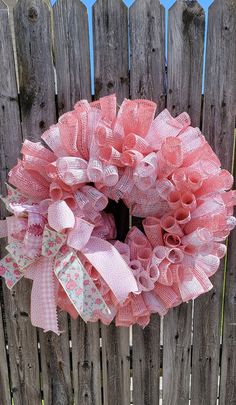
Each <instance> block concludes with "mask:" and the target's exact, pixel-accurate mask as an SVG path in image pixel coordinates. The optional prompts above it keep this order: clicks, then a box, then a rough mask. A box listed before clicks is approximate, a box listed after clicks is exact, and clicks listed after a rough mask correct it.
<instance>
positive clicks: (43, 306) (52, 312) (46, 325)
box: [25, 257, 60, 335]
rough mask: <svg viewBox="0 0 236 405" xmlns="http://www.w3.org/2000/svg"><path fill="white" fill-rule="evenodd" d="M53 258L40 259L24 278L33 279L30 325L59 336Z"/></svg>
mask: <svg viewBox="0 0 236 405" xmlns="http://www.w3.org/2000/svg"><path fill="white" fill-rule="evenodd" d="M53 263H54V258H46V257H42V258H40V259H39V260H38V261H37V262H36V263H34V264H33V265H31V266H30V268H29V269H28V270H27V272H26V274H25V277H27V278H31V279H33V287H32V291H31V322H32V325H34V326H37V327H39V328H42V329H44V332H48V331H52V332H55V333H56V334H57V335H59V334H60V332H59V329H58V318H57V306H56V291H55V275H54V272H53Z"/></svg>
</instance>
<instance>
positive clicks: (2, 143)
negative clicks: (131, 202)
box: [0, 0, 236, 405]
mask: <svg viewBox="0 0 236 405" xmlns="http://www.w3.org/2000/svg"><path fill="white" fill-rule="evenodd" d="M6 1H8V0H6ZM14 25H15V34H16V35H15V37H16V38H15V39H16V40H15V43H16V50H17V66H18V76H19V91H20V94H19V97H18V94H17V93H18V92H17V86H16V74H15V65H14V56H13V50H12V40H11V35H10V30H9V23H8V13H7V8H6V6H5V4H4V2H3V1H2V0H0V60H1V63H0V151H1V152H0V158H1V159H0V181H1V183H0V189H1V192H5V190H4V188H5V187H4V181H5V180H6V178H7V172H8V170H9V169H10V168H11V167H12V166H13V165H14V164H15V162H16V158H17V156H18V155H19V150H20V146H21V142H22V137H23V138H26V137H27V138H30V139H31V140H34V141H35V140H39V138H40V135H41V133H42V132H43V131H44V130H45V129H46V128H48V127H49V126H50V125H51V124H52V123H54V122H55V121H56V118H57V116H59V115H61V114H63V113H64V112H66V111H68V110H70V109H71V108H72V107H73V105H74V103H75V102H76V101H77V100H78V99H81V98H87V99H91V77H90V52H89V32H88V15H87V9H86V7H85V6H84V4H83V3H82V2H81V1H79V0H57V1H56V3H55V5H54V6H53V9H51V7H50V6H49V3H48V1H45V0H18V3H17V5H16V7H15V10H14ZM168 26H169V28H168V60H167V70H168V71H167V74H166V71H165V64H166V63H165V9H164V7H163V6H161V4H160V1H159V0H136V1H135V2H134V4H133V5H132V6H131V7H130V9H129V10H128V8H127V7H126V6H125V4H124V3H123V1H122V0H97V1H96V2H95V4H94V6H93V36H94V75H95V77H94V81H95V98H99V97H101V96H103V95H106V94H111V93H114V92H116V93H117V96H118V104H120V103H121V102H122V100H123V98H125V97H131V98H150V99H152V100H154V101H156V102H157V105H158V107H157V110H158V112H160V111H162V110H163V108H165V105H166V103H167V107H168V109H169V110H170V111H171V113H172V114H173V115H174V116H175V115H177V114H178V113H180V112H181V111H183V110H186V111H188V112H189V114H190V116H191V118H192V124H193V126H200V125H201V123H202V121H203V133H204V134H205V135H206V137H207V139H208V140H209V142H210V143H211V145H212V146H213V148H214V150H215V151H216V152H217V154H218V155H219V157H220V159H221V161H222V165H223V167H224V168H227V169H228V170H230V169H231V165H232V151H233V147H234V146H233V132H234V127H235V116H236V45H235V37H236V4H235V1H234V0H215V1H214V2H213V4H212V5H211V7H210V9H209V24H208V34H207V51H206V55H207V56H206V73H205V90H204V102H203V114H202V112H201V107H202V65H203V48H204V12H203V10H202V8H201V6H200V5H199V3H198V2H197V1H188V0H177V1H176V2H175V4H174V5H173V7H172V8H171V9H170V10H169V21H168ZM129 47H130V49H129ZM129 63H130V64H129ZM166 92H167V94H166ZM202 117H203V118H202ZM234 172H236V169H235V168H234ZM235 174H236V173H235ZM111 210H112V211H113V212H114V213H115V215H116V223H117V227H118V236H119V238H121V239H124V237H125V234H126V232H127V230H128V226H129V215H128V210H127V209H125V208H124V206H123V205H118V206H117V205H116V204H112V205H111ZM0 213H1V218H3V217H4V215H5V211H4V209H2V208H1V211H0ZM133 223H135V221H133ZM235 235H236V232H235V231H234V232H233V233H232V235H231V236H230V238H229V250H228V257H227V271H226V273H225V277H226V289H225V304H224V324H223V329H222V330H221V323H222V322H221V321H222V296H223V294H222V292H223V280H224V264H223V263H222V265H221V270H220V271H219V272H218V273H217V274H216V275H215V276H214V277H213V283H214V289H213V290H212V291H210V292H209V293H208V294H206V295H205V296H202V297H200V298H199V299H197V300H196V301H195V303H194V308H193V306H192V304H191V303H189V304H184V305H181V306H180V307H178V308H175V309H174V310H172V311H170V313H169V314H168V315H167V316H166V317H165V319H164V343H163V344H164V346H163V351H162V353H163V356H161V352H160V349H161V346H160V319H159V316H158V315H153V316H152V319H151V323H150V324H149V325H148V327H146V328H145V329H144V330H142V329H141V328H140V327H138V326H135V327H133V328H132V331H129V329H126V328H116V327H115V326H114V324H112V325H111V326H109V327H106V326H104V325H100V324H99V323H97V324H89V325H86V324H85V323H84V322H83V321H82V320H80V319H77V320H71V319H69V322H68V316H67V315H66V314H64V313H60V314H59V319H60V328H61V329H62V330H64V334H63V335H61V336H60V337H58V336H55V335H53V334H51V333H47V334H44V333H43V332H42V331H36V329H35V328H34V327H32V326H31V323H30V319H29V311H30V290H31V282H30V281H29V280H28V282H27V280H24V282H22V283H19V285H17V286H16V288H14V289H13V290H12V291H11V292H9V291H8V290H7V289H6V287H5V286H3V288H2V289H3V300H2V298H1V300H2V302H1V307H0V360H1V364H0V390H1V399H0V403H2V402H1V401H3V405H10V404H11V397H12V398H13V400H14V404H15V405H27V404H29V405H31V404H33V405H37V404H38V405H39V404H41V400H42V398H43V399H44V404H45V405H49V404H54V403H57V404H63V405H67V404H68V405H72V404H75V405H130V398H131V390H130V382H131V377H132V382H133V388H132V389H133V396H132V397H133V402H132V403H133V404H134V405H158V404H159V398H160V392H159V379H160V376H161V373H162V377H163V378H162V386H163V402H162V403H163V404H164V405H187V404H189V397H191V401H190V402H191V405H203V404H204V405H215V404H216V403H217V396H218V394H219V405H228V404H234V403H235V401H236V384H235V378H236V354H235V353H236V350H235V348H236V326H235V323H236V318H235V295H236V290H235V285H236V279H235V277H236V276H235V274H236V273H235V260H236V258H235V253H234V250H235V249H234V245H235V242H236V241H235V237H236V236H235ZM3 250H4V243H3V242H1V245H0V251H1V254H3ZM1 309H3V313H2V311H1ZM192 313H194V314H193V319H192ZM3 319H4V320H5V321H4V323H3V322H2V321H3ZM5 324H6V330H3V329H4V325H5ZM192 326H193V342H192V339H191V334H192ZM130 332H131V336H132V341H131V340H130ZM221 333H222V336H221ZM221 337H222V350H221ZM130 345H132V347H130ZM191 351H192V361H191ZM162 357H163V358H162ZM161 365H162V369H161ZM131 367H132V368H131ZM219 378H220V384H219Z"/></svg>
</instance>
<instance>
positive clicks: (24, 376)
mask: <svg viewBox="0 0 236 405" xmlns="http://www.w3.org/2000/svg"><path fill="white" fill-rule="evenodd" d="M0 15H1V24H0V35H1V41H0V43H1V46H0V49H1V56H2V58H1V64H0V65H1V67H0V70H1V71H0V85H1V109H0V114H1V115H0V119H1V126H0V133H1V162H0V165H1V191H3V181H4V180H5V179H6V177H7V171H8V170H9V169H10V168H11V167H12V165H14V164H15V163H16V159H17V157H18V155H19V150H20V144H21V140H22V135H21V126H20V113H19V105H18V94H17V86H16V76H15V66H14V58H13V49H12V43H11V36H10V30H9V26H8V19H7V14H6V13H4V12H2V11H1V12H0ZM3 52H4V54H3ZM2 213H3V211H2ZM30 285H31V284H30V283H27V282H26V283H25V284H24V285H22V284H21V285H20V284H19V285H18V286H16V288H15V289H13V291H11V292H9V291H8V290H7V289H6V287H5V286H4V304H5V305H4V309H5V315H6V324H7V335H8V350H9V362H10V369H11V390H12V396H13V399H14V401H15V403H19V404H21V403H22V404H23V403H24V404H26V405H27V404H30V403H32V401H33V402H34V403H35V404H36V405H37V404H41V392H40V384H39V362H38V348H37V339H36V330H35V328H33V327H32V326H31V323H30V320H29V316H28V313H29V304H30V301H29V291H28V292H26V289H27V288H30Z"/></svg>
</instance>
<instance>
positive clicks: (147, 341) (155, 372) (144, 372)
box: [132, 315, 160, 405]
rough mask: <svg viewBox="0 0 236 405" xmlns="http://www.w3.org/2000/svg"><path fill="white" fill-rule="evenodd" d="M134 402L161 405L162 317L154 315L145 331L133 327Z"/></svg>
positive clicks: (136, 404)
mask: <svg viewBox="0 0 236 405" xmlns="http://www.w3.org/2000/svg"><path fill="white" fill-rule="evenodd" d="M132 329H133V357H132V359H133V361H132V364H133V368H132V371H133V402H134V404H135V405H143V404H147V405H158V404H159V397H160V392H159V384H160V383H159V378H160V317H159V315H152V316H151V320H150V323H149V324H148V326H146V327H145V329H142V328H141V327H140V326H133V328H132Z"/></svg>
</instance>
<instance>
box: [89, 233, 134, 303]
mask: <svg viewBox="0 0 236 405" xmlns="http://www.w3.org/2000/svg"><path fill="white" fill-rule="evenodd" d="M82 253H83V255H84V256H85V257H86V258H87V259H88V261H89V262H90V263H91V264H92V265H93V266H94V267H95V269H96V270H97V271H98V272H99V273H100V275H101V276H102V278H103V279H104V280H105V282H106V283H107V284H108V285H109V287H110V289H111V290H112V292H113V294H114V295H115V296H116V298H117V299H118V301H119V302H123V301H125V299H126V298H127V296H128V295H129V293H130V292H134V293H135V292H138V286H137V283H136V280H135V278H134V276H133V274H132V271H131V269H130V268H129V266H128V265H127V263H126V262H125V261H124V259H123V258H122V256H121V255H120V253H119V252H118V250H117V249H116V248H115V247H114V246H113V245H111V243H109V242H107V241H105V240H103V239H100V238H97V237H95V236H92V237H91V238H90V240H89V241H88V243H87V244H86V246H85V247H84V248H83V249H82Z"/></svg>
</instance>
